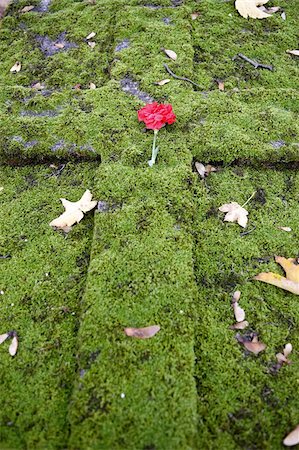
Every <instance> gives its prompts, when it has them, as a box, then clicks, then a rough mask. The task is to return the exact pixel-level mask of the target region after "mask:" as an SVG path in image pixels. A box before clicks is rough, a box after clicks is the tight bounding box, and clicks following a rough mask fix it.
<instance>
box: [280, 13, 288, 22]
mask: <svg viewBox="0 0 299 450" xmlns="http://www.w3.org/2000/svg"><path fill="white" fill-rule="evenodd" d="M280 17H281V18H282V20H286V18H287V16H286V13H285V12H283V13H281V14H280Z"/></svg>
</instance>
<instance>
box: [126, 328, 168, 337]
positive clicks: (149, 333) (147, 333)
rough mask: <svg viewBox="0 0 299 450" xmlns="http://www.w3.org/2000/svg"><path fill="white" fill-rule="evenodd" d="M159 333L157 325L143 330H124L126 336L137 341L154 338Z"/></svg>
mask: <svg viewBox="0 0 299 450" xmlns="http://www.w3.org/2000/svg"><path fill="white" fill-rule="evenodd" d="M158 331H160V327H159V325H151V326H150V327H145V328H125V333H126V335H127V336H131V337H135V338H138V339H148V338H151V337H153V336H155V334H156V333H158Z"/></svg>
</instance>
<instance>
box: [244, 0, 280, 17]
mask: <svg viewBox="0 0 299 450" xmlns="http://www.w3.org/2000/svg"><path fill="white" fill-rule="evenodd" d="M268 1H269V0H236V1H235V7H236V9H237V11H238V12H239V14H240V15H241V16H242V17H244V18H245V19H247V18H248V17H251V18H252V19H266V18H267V17H271V14H267V13H265V12H263V11H261V10H260V9H258V6H260V5H264V4H265V3H267V2H268Z"/></svg>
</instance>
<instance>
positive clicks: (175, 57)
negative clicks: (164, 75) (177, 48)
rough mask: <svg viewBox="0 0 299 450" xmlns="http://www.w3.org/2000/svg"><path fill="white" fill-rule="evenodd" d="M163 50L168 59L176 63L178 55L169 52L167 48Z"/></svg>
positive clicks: (171, 51)
mask: <svg viewBox="0 0 299 450" xmlns="http://www.w3.org/2000/svg"><path fill="white" fill-rule="evenodd" d="M161 50H162V51H163V52H164V53H165V55H167V56H168V58H170V59H172V60H173V61H176V59H177V57H178V55H177V54H176V52H174V51H173V50H168V49H166V48H161Z"/></svg>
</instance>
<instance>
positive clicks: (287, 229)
mask: <svg viewBox="0 0 299 450" xmlns="http://www.w3.org/2000/svg"><path fill="white" fill-rule="evenodd" d="M278 228H279V230H282V231H287V232H290V231H292V228H290V227H278Z"/></svg>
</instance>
